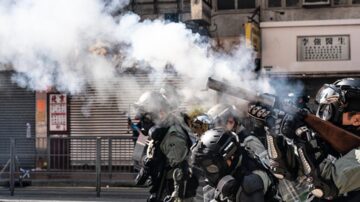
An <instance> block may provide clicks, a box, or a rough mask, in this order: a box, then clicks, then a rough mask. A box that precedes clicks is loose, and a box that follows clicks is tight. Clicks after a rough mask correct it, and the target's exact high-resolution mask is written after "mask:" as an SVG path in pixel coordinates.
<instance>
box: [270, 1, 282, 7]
mask: <svg viewBox="0 0 360 202" xmlns="http://www.w3.org/2000/svg"><path fill="white" fill-rule="evenodd" d="M268 7H269V8H274V7H281V0H268Z"/></svg>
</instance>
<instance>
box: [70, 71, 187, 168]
mask: <svg viewBox="0 0 360 202" xmlns="http://www.w3.org/2000/svg"><path fill="white" fill-rule="evenodd" d="M168 80H169V79H168ZM169 81H171V83H172V84H176V83H177V84H179V83H180V81H181V80H180V79H178V78H175V77H174V78H173V79H172V80H171V79H170V80H169ZM108 82H109V81H107V82H104V83H108ZM114 83H116V85H111V86H106V85H104V86H101V87H100V88H101V90H99V89H97V90H94V89H88V91H87V92H86V93H85V94H83V95H76V96H71V97H70V101H69V104H70V135H71V136H129V139H121V140H114V141H113V143H112V144H113V145H112V150H113V152H115V153H114V154H113V156H112V158H113V165H116V164H117V163H116V162H119V163H120V162H128V163H129V164H132V160H131V157H132V152H133V146H134V143H133V141H132V139H130V137H132V132H131V131H129V129H128V123H127V118H128V115H130V117H131V118H134V115H135V112H134V111H133V109H132V105H133V103H134V102H136V101H137V99H138V98H139V97H140V95H141V94H142V93H143V92H145V91H147V90H159V89H160V87H161V86H163V85H164V83H163V82H159V83H156V84H153V82H151V81H150V79H149V78H148V76H147V75H145V74H137V75H132V76H131V77H124V78H120V79H119V81H114ZM114 86H115V87H114ZM129 112H130V113H129ZM93 143H95V142H93ZM95 146H96V145H95V144H92V145H89V144H87V143H86V142H84V143H82V142H81V141H78V140H72V141H71V145H70V152H71V164H72V165H79V164H80V165H81V164H82V163H81V162H80V161H78V159H82V160H83V161H84V162H90V161H93V160H94V159H93V157H91V155H88V157H84V154H83V153H84V152H83V151H84V150H85V149H87V150H90V151H91V150H93V151H95V149H96V147H95ZM89 147H91V148H89ZM102 148H103V149H104V152H102V159H107V158H108V156H107V155H108V153H107V152H106V151H107V148H108V144H107V142H102ZM122 164H124V163H122Z"/></svg>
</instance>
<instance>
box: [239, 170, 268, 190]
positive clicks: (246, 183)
mask: <svg viewBox="0 0 360 202" xmlns="http://www.w3.org/2000/svg"><path fill="white" fill-rule="evenodd" d="M241 186H242V188H243V191H244V192H245V193H246V194H252V193H254V192H257V191H263V190H264V182H263V181H262V179H261V177H260V176H258V175H256V174H250V175H247V176H245V177H244V179H243V181H242V184H241Z"/></svg>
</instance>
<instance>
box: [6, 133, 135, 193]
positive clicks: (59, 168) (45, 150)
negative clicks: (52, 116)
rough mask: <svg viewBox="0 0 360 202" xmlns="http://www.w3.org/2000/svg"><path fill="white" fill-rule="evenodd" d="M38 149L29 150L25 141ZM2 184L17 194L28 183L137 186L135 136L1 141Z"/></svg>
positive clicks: (98, 191) (98, 186)
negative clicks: (135, 181) (134, 160)
mask: <svg viewBox="0 0 360 202" xmlns="http://www.w3.org/2000/svg"><path fill="white" fill-rule="evenodd" d="M22 141H26V142H29V144H30V143H31V144H30V145H34V146H35V148H33V149H31V148H30V149H29V148H25V146H24V145H27V144H24V142H22ZM0 142H1V145H0V146H1V147H2V148H1V147H0V183H1V184H2V185H7V184H8V186H9V188H10V195H14V190H15V187H16V186H17V185H19V186H22V185H23V184H24V183H29V182H31V183H41V184H48V185H51V184H54V185H58V184H59V183H71V184H74V183H76V184H86V185H89V184H93V185H94V186H95V187H96V195H97V196H100V192H101V186H102V185H109V184H116V185H119V184H126V185H133V181H134V177H135V175H136V171H134V168H133V161H132V153H133V147H134V142H133V139H132V137H129V136H127V137H126V136H120V137H117V136H116V137H83V136H82V137H64V136H52V137H46V138H32V139H31V138H30V139H26V138H25V139H14V138H11V139H9V138H8V139H0Z"/></svg>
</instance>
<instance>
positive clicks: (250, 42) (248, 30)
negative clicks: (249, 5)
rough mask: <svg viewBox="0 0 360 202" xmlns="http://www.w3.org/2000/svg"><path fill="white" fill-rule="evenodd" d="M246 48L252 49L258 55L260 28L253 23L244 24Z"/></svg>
mask: <svg viewBox="0 0 360 202" xmlns="http://www.w3.org/2000/svg"><path fill="white" fill-rule="evenodd" d="M245 39H246V47H248V48H251V47H252V48H254V51H256V52H258V53H260V28H259V25H257V24H256V23H253V22H248V23H245Z"/></svg>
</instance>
